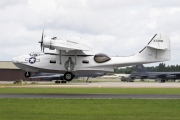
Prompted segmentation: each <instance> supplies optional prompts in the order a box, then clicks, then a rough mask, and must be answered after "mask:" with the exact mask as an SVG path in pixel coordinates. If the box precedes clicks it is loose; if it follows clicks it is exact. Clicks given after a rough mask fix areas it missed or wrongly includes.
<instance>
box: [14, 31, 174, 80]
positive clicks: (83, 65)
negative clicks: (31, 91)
mask: <svg viewBox="0 0 180 120" xmlns="http://www.w3.org/2000/svg"><path fill="white" fill-rule="evenodd" d="M137 42H138V41H137ZM39 43H40V46H41V52H40V53H36V52H34V53H30V54H28V55H22V56H18V57H15V58H13V60H12V61H13V63H14V64H15V65H16V66H17V67H19V68H20V69H22V70H24V71H26V72H25V76H26V77H30V76H31V72H36V73H39V72H42V73H56V74H57V73H58V74H63V79H64V80H65V81H71V80H72V79H73V78H74V77H75V76H90V75H103V74H105V73H107V72H108V73H109V72H114V68H115V67H125V66H130V65H137V64H146V63H154V62H162V61H167V60H170V59H171V48H170V39H169V37H168V36H167V35H163V34H155V35H154V36H153V38H152V39H151V40H150V42H149V43H148V44H147V45H146V46H145V47H144V48H143V49H142V50H141V51H140V52H138V53H136V54H134V55H132V56H127V57H119V56H118V57H109V56H107V55H106V54H103V53H97V54H93V53H92V52H91V51H92V46H91V45H89V43H88V42H87V41H86V40H85V39H81V38H77V37H68V38H57V37H48V36H47V37H46V36H45V35H44V31H43V32H42V38H41V41H40V42H39ZM44 48H49V49H50V50H54V49H56V53H44Z"/></svg>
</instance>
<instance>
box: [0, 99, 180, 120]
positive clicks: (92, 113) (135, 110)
mask: <svg viewBox="0 0 180 120" xmlns="http://www.w3.org/2000/svg"><path fill="white" fill-rule="evenodd" d="M179 111H180V100H178V99H163V100H160V99H157V100H155V99H0V119H1V120H22V119H24V120H50V119H53V120H57V119H58V120H180V112H179Z"/></svg>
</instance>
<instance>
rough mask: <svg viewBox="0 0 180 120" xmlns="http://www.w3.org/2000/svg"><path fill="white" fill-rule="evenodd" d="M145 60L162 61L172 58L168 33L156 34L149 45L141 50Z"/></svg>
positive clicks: (141, 55)
mask: <svg viewBox="0 0 180 120" xmlns="http://www.w3.org/2000/svg"><path fill="white" fill-rule="evenodd" d="M139 56H140V57H141V58H143V59H144V60H145V61H149V62H162V61H167V60H170V59H171V48H170V39H169V37H168V36H166V35H162V34H155V35H154V37H153V38H152V39H151V40H150V42H149V43H148V45H147V46H146V47H145V48H144V49H142V50H141V51H140V52H139Z"/></svg>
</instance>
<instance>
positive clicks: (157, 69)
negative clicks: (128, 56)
mask: <svg viewBox="0 0 180 120" xmlns="http://www.w3.org/2000/svg"><path fill="white" fill-rule="evenodd" d="M145 68H146V69H147V71H148V72H180V65H167V66H166V64H165V63H159V65H158V66H152V67H145ZM135 71H136V69H135V66H132V67H126V68H115V69H114V72H115V73H125V74H130V73H131V72H135Z"/></svg>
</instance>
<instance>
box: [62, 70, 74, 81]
mask: <svg viewBox="0 0 180 120" xmlns="http://www.w3.org/2000/svg"><path fill="white" fill-rule="evenodd" d="M73 78H74V75H73V74H72V73H71V72H66V73H64V80H66V81H71V80H72V79H73Z"/></svg>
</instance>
